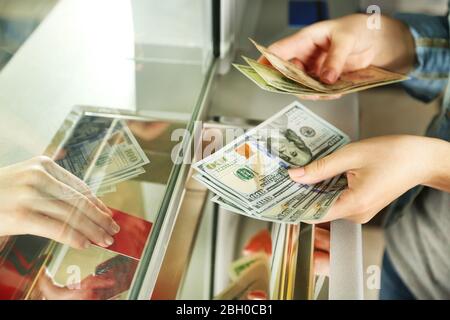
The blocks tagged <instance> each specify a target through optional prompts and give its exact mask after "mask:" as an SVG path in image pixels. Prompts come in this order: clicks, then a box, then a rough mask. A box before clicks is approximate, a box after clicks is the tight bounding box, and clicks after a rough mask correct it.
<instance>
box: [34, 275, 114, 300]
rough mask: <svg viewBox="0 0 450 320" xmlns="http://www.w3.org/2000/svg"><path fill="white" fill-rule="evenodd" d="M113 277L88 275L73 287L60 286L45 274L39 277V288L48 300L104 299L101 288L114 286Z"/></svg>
mask: <svg viewBox="0 0 450 320" xmlns="http://www.w3.org/2000/svg"><path fill="white" fill-rule="evenodd" d="M114 285H115V279H112V278H106V277H101V276H94V275H90V276H88V277H86V278H85V279H83V280H82V281H81V283H79V285H78V287H77V286H76V285H74V286H73V288H68V287H61V286H58V285H56V284H55V283H53V281H52V279H50V278H49V277H48V276H47V275H46V274H43V275H42V276H41V277H40V279H39V290H40V292H41V295H42V297H43V298H44V299H48V300H104V299H108V298H110V297H104V295H103V294H102V292H103V290H105V289H109V288H112V287H114Z"/></svg>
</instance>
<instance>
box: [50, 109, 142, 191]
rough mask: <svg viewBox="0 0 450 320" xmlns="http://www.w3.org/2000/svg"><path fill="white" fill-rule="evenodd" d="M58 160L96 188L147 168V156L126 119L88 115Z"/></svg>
mask: <svg viewBox="0 0 450 320" xmlns="http://www.w3.org/2000/svg"><path fill="white" fill-rule="evenodd" d="M64 148H65V150H66V156H65V157H64V158H63V159H60V160H58V161H57V162H58V163H59V164H60V165H61V166H62V167H63V168H65V169H67V170H69V171H70V172H72V173H73V174H74V175H76V176H77V177H79V178H80V179H83V180H84V181H85V182H86V183H87V184H88V185H89V186H90V187H91V188H92V189H94V190H96V189H98V188H100V189H102V188H103V189H105V188H106V187H107V186H111V185H113V184H116V183H118V182H121V181H124V180H127V179H131V178H133V177H136V176H137V175H139V174H142V173H144V172H145V170H144V169H143V168H142V166H144V165H145V164H147V163H149V160H148V158H147V156H146V155H145V153H144V151H143V150H142V148H141V147H140V146H139V144H138V142H137V141H136V139H135V138H134V136H133V134H132V133H131V131H130V130H129V129H128V127H127V126H126V124H125V122H124V121H123V120H118V119H113V118H105V117H95V116H85V117H83V118H82V119H81V120H80V121H79V123H78V124H77V126H76V127H75V129H74V131H73V134H72V136H71V138H70V139H69V140H68V142H67V143H66V145H65V146H64Z"/></svg>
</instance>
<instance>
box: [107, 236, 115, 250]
mask: <svg viewBox="0 0 450 320" xmlns="http://www.w3.org/2000/svg"><path fill="white" fill-rule="evenodd" d="M113 243H114V239H113V238H112V237H110V236H106V237H105V244H106V246H107V247H109V246H110V245H112V244H113Z"/></svg>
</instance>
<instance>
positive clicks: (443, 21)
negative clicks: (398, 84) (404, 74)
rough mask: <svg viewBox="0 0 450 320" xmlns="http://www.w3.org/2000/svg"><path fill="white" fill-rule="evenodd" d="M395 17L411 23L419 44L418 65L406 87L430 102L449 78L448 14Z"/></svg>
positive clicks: (439, 92)
mask: <svg viewBox="0 0 450 320" xmlns="http://www.w3.org/2000/svg"><path fill="white" fill-rule="evenodd" d="M395 18H396V19H398V20H400V21H403V22H404V23H405V24H407V25H408V26H409V30H410V31H411V34H412V36H413V37H414V42H415V46H416V65H415V67H414V69H413V71H411V73H410V74H409V76H410V77H411V79H410V80H407V81H405V82H404V87H405V89H406V91H407V92H408V93H409V94H410V95H412V96H413V97H415V98H417V99H419V100H422V101H424V102H429V101H431V100H433V99H435V98H436V97H437V96H438V95H440V94H441V93H442V91H443V90H444V89H445V87H446V85H447V82H448V77H449V73H450V46H449V22H448V18H447V16H445V17H437V16H429V15H425V14H397V15H396V16H395Z"/></svg>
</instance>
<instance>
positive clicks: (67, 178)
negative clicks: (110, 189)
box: [44, 161, 111, 214]
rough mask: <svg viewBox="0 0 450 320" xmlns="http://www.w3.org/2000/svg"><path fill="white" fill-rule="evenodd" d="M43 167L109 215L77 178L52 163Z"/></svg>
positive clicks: (100, 202) (105, 208)
mask: <svg viewBox="0 0 450 320" xmlns="http://www.w3.org/2000/svg"><path fill="white" fill-rule="evenodd" d="M44 167H45V169H47V170H48V172H49V173H50V174H51V175H52V176H54V177H55V178H56V179H58V180H59V181H61V182H62V183H64V184H67V185H68V186H70V187H72V188H73V189H75V190H76V191H78V192H79V193H81V194H83V195H85V196H86V197H87V198H88V199H89V200H91V202H92V203H93V204H95V205H96V206H97V207H99V208H100V209H101V210H102V211H104V212H106V213H108V214H111V210H109V209H108V207H107V206H106V205H105V204H104V203H103V202H102V201H100V199H98V198H97V197H96V196H95V195H94V194H93V193H92V191H91V190H90V189H89V187H88V186H87V185H86V184H85V183H84V182H83V181H81V180H80V179H79V178H78V177H76V176H75V175H73V174H72V173H70V172H69V171H67V170H65V169H64V168H62V167H61V166H59V165H58V164H57V163H55V162H53V161H45V162H44Z"/></svg>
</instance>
